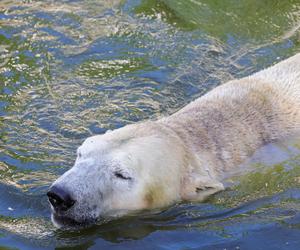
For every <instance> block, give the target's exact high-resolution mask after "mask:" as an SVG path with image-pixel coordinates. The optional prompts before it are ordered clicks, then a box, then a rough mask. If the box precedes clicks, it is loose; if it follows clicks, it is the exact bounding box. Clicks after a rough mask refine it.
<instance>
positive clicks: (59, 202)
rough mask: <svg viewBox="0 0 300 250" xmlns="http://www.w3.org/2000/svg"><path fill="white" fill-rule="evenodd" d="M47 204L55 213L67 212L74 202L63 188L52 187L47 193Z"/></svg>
mask: <svg viewBox="0 0 300 250" xmlns="http://www.w3.org/2000/svg"><path fill="white" fill-rule="evenodd" d="M47 196H48V199H49V202H50V203H51V205H52V206H53V208H54V209H55V211H57V212H64V211H67V210H69V209H70V208H71V207H72V206H73V205H74V204H75V202H76V200H75V199H73V198H72V196H71V194H70V192H69V191H68V190H66V189H64V188H61V187H58V186H56V185H53V186H52V187H51V188H50V190H49V191H48V193H47Z"/></svg>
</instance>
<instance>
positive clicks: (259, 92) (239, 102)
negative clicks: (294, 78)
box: [158, 78, 300, 175]
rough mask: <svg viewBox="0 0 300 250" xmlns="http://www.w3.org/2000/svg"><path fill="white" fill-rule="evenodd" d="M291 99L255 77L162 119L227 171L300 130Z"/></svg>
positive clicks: (215, 166) (226, 86)
mask: <svg viewBox="0 0 300 250" xmlns="http://www.w3.org/2000/svg"><path fill="white" fill-rule="evenodd" d="M278 99H279V100H280V101H278ZM285 100H287V99H286V98H284V97H282V96H280V93H277V91H276V90H275V89H273V88H272V87H271V86H270V85H268V84H266V83H262V82H259V81H257V80H256V81H254V80H251V79H250V78H249V79H245V80H244V82H243V84H240V82H238V81H233V82H230V83H227V84H224V85H222V86H220V87H218V88H216V89H214V90H212V91H211V92H209V93H208V94H206V95H205V96H203V97H201V98H199V99H197V100H196V101H194V102H192V103H190V104H189V105H187V106H186V107H184V108H183V109H181V110H180V111H178V112H176V113H175V114H173V115H171V116H169V117H166V118H162V119H160V120H159V121H158V122H159V123H163V124H165V125H166V126H168V127H169V128H171V129H173V130H174V131H175V132H176V133H177V134H178V136H179V137H180V138H181V140H182V141H183V142H184V144H185V145H186V148H188V149H189V150H190V151H192V153H193V154H195V155H197V157H202V155H204V156H205V159H206V160H207V161H208V163H207V164H208V165H211V168H213V169H215V170H216V172H217V173H218V174H220V175H221V174H223V173H224V172H227V171H230V170H232V169H233V168H235V167H238V166H239V165H240V164H241V163H242V162H243V161H244V160H245V159H246V158H247V157H249V156H251V155H252V154H253V153H254V152H255V151H256V150H257V149H258V148H260V147H261V146H263V145H264V144H266V143H270V142H272V141H274V140H278V139H280V138H283V137H285V136H289V135H291V134H292V133H294V132H295V131H296V130H299V128H300V121H299V117H300V111H298V113H297V114H295V113H293V114H290V111H289V112H287V111H286V110H293V109H294V110H295V106H293V105H295V104H294V103H289V102H288V101H285ZM295 112H296V111H295ZM295 119H297V120H295ZM212 165H213V166H212Z"/></svg>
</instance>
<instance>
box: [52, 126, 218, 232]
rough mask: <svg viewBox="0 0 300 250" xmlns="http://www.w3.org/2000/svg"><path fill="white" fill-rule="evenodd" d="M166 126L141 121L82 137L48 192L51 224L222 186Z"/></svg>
mask: <svg viewBox="0 0 300 250" xmlns="http://www.w3.org/2000/svg"><path fill="white" fill-rule="evenodd" d="M206 165H207V161H206V160H204V158H201V159H200V158H199V157H198V156H197V155H195V154H193V153H190V152H189V150H188V149H187V147H186V145H185V143H183V140H182V139H181V138H180V137H179V136H178V135H177V133H176V132H174V131H173V130H172V129H170V128H168V126H164V125H162V124H159V123H157V122H144V123H140V124H134V125H128V126H125V127H123V128H120V129H117V130H114V131H111V132H107V133H106V134H103V135H96V136H92V137H89V138H87V139H86V140H85V141H84V143H83V144H82V145H81V146H80V147H79V148H78V150H77V159H76V161H75V164H74V166H73V167H72V168H71V169H70V170H68V171H67V172H66V173H65V174H63V175H62V176H61V177H60V178H58V179H57V180H56V181H55V182H54V183H53V184H52V186H51V187H50V190H49V192H48V193H47V195H48V197H49V201H50V204H51V208H52V221H53V223H54V224H55V225H56V226H58V227H59V226H64V225H70V224H74V223H75V224H78V223H79V224H87V223H91V222H95V221H96V220H98V219H110V218H113V217H118V216H122V215H126V214H130V213H134V212H136V211H141V210H148V209H155V208H162V207H165V206H168V205H170V204H172V203H174V202H176V201H180V200H197V201H201V200H203V199H204V198H206V197H207V196H209V195H210V194H213V193H215V192H217V191H219V190H222V189H223V185H222V184H221V183H220V182H218V181H216V180H215V179H214V178H212V173H211V171H210V170H209V169H208V168H207V167H205V166H206Z"/></svg>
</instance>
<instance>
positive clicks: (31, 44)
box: [0, 0, 300, 249]
mask: <svg viewBox="0 0 300 250" xmlns="http://www.w3.org/2000/svg"><path fill="white" fill-rule="evenodd" d="M299 8H300V1H296V0H290V1H279V0H276V1H258V0H257V1H250V0H242V1H238V2H237V1H211V0H210V1H206V0H201V1H200V0H187V1H180V0H178V1H169V0H161V1H158V0H140V1H139V0H128V1H120V0H114V1H111V0H102V1H98V0H87V1H68V0H66V1H56V0H46V1H31V0H28V1H17V0H4V1H1V2H0V142H1V143H0V197H1V202H0V249H9V248H10V247H14V248H20V249H30V248H33V247H38V248H50V249H53V247H54V246H57V247H59V248H63V247H66V246H73V248H74V249H76V248H77V249H86V248H91V249H93V248H94V249H99V248H100V247H104V248H108V247H114V248H121V249H124V248H130V249H140V248H149V249H154V248H155V249H158V248H170V249H182V248H199V247H202V249H219V248H220V249H224V248H227V249H238V248H236V247H239V248H248V249H251V248H252V249H253V246H258V245H259V246H265V245H264V244H265V242H268V245H267V246H265V247H264V249H267V248H269V249H274V248H275V247H276V248H277V249H283V248H285V249H295V246H297V244H298V245H299V239H298V238H299V237H298V236H299V229H300V212H299V209H300V206H299V190H300V189H299V188H300V187H299V186H300V179H299V176H300V169H299V166H300V164H299V163H300V154H299V150H300V149H299V142H298V144H297V142H293V143H290V144H285V145H277V146H275V147H273V148H272V149H266V150H265V151H263V153H262V154H258V155H255V156H254V157H253V158H252V159H251V160H250V161H249V162H248V163H247V164H248V167H250V168H248V169H251V171H245V172H244V173H243V175H242V177H234V178H231V179H228V189H227V190H226V191H225V192H222V193H219V194H217V195H215V196H214V197H212V198H211V199H209V200H208V201H207V202H205V203H202V204H177V205H176V206H173V207H171V208H168V209H166V210H165V211H162V212H159V213H157V214H149V213H148V214H146V215H140V216H134V217H128V218H122V219H119V220H116V221H113V222H109V223H108V222H107V223H104V224H102V225H96V226H93V227H90V228H86V229H80V230H79V229H78V230H73V231H62V230H57V229H55V228H53V226H52V225H51V223H50V218H49V211H48V204H47V200H46V197H45V191H46V190H47V188H48V186H49V184H50V183H51V182H52V181H53V180H54V179H56V178H57V176H59V175H60V174H62V173H63V172H64V171H65V170H67V169H68V168H69V167H70V166H72V164H73V161H74V154H75V149H76V147H77V146H78V145H79V144H80V143H81V142H82V140H83V139H84V138H85V137H87V136H89V135H92V134H98V133H103V132H105V131H106V130H107V129H114V128H118V127H121V126H123V125H126V124H129V123H133V122H137V121H140V120H144V119H149V118H151V119H152V118H156V117H158V116H161V115H164V114H170V113H172V112H174V111H175V110H177V109H179V108H180V107H182V106H183V105H184V104H186V103H188V102H189V101H191V100H193V99H195V98H196V97H198V96H200V95H202V94H204V93H206V92H207V91H208V90H209V89H211V88H213V87H214V86H217V85H218V84H220V83H222V82H226V81H227V80H229V79H233V78H236V77H241V76H245V75H248V74H251V73H252V72H255V71H257V70H259V69H261V68H263V67H266V66H269V65H271V64H273V63H275V62H277V61H280V60H282V59H284V58H286V57H289V56H291V55H293V54H295V53H297V51H299V42H298V39H299V23H300V17H299V13H300V12H299ZM274 156H276V157H274ZM264 157H265V159H267V160H266V161H264V160H263V158H264ZM274 158H276V161H270V159H271V160H274ZM245 169H246V168H243V169H242V170H243V171H244V170H245ZM239 175H240V173H239ZM297 235H298V236H297Z"/></svg>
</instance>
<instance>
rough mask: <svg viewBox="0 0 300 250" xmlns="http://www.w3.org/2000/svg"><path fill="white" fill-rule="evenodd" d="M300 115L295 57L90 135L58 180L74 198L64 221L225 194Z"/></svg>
mask: <svg viewBox="0 0 300 250" xmlns="http://www.w3.org/2000/svg"><path fill="white" fill-rule="evenodd" d="M200 81H201V79H200ZM299 110H300V55H299V54H298V55H296V56H294V57H291V58H289V59H287V60H285V61H283V62H281V63H279V64H277V65H275V66H273V67H270V68H268V69H266V70H263V71H261V72H259V73H256V74H254V75H252V76H250V77H246V78H243V79H239V80H235V81H231V82H228V83H226V84H223V85H221V86H219V87H217V88H215V89H214V90H212V91H210V92H209V93H207V94H206V95H204V96H203V97H200V98H199V99H197V100H195V101H194V102H192V103H191V104H189V105H187V106H186V107H184V108H183V109H181V110H180V111H178V112H176V113H175V114H173V115H171V116H169V117H164V118H161V119H159V120H157V121H146V122H142V123H138V124H134V125H129V126H125V127H123V128H120V129H117V130H114V131H110V132H108V133H106V134H104V135H96V136H92V137H90V138H87V139H86V140H85V142H84V143H83V144H82V145H81V146H80V147H79V148H78V152H77V153H78V157H77V159H76V162H75V164H74V167H73V168H71V169H70V170H69V171H67V172H66V173H65V174H64V175H62V176H61V177H60V178H59V179H58V180H57V181H56V182H55V183H54V184H55V185H59V186H61V187H62V188H64V189H67V190H69V191H70V192H71V193H72V195H73V197H74V198H75V199H76V203H75V205H74V207H73V208H71V209H70V210H69V211H68V212H66V213H65V214H63V216H67V217H70V218H73V219H75V220H77V221H85V220H89V219H95V218H99V217H111V216H118V215H123V214H127V213H129V212H133V211H136V210H141V209H153V208H158V207H164V206H167V205H170V204H172V203H174V202H178V201H181V200H199V201H201V200H203V199H204V198H206V197H207V196H208V195H211V194H213V193H215V192H217V191H220V190H222V189H223V184H222V178H223V176H224V174H225V173H226V172H228V171H230V170H232V169H233V168H235V167H237V166H238V165H239V164H240V163H242V162H243V161H244V160H245V159H246V158H247V157H249V156H250V155H251V154H253V152H254V151H255V150H256V149H258V148H259V147H261V146H262V145H264V144H266V143H268V142H270V141H274V140H278V139H280V138H283V137H285V136H289V135H292V134H293V133H297V132H298V131H299V129H300V111H299ZM116 172H121V173H122V174H123V175H124V176H125V177H126V178H130V179H128V180H124V179H121V178H118V177H116V176H115V173H116Z"/></svg>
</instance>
